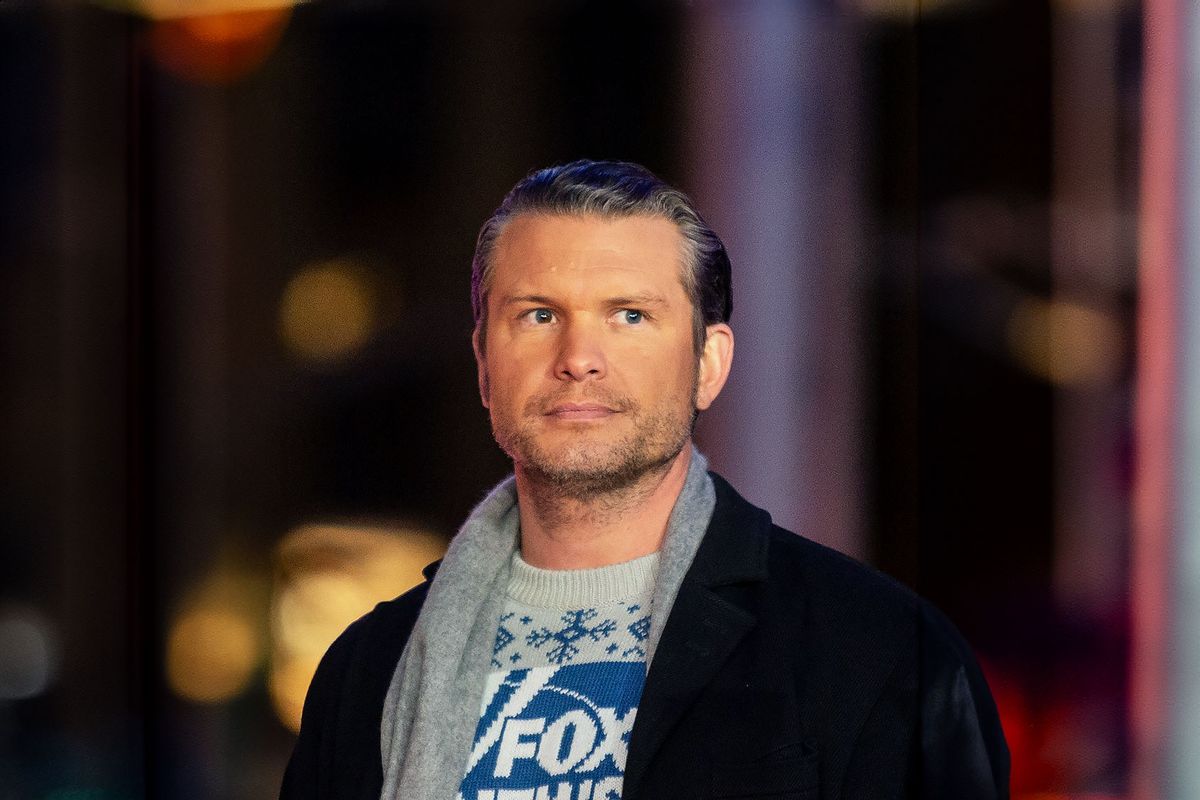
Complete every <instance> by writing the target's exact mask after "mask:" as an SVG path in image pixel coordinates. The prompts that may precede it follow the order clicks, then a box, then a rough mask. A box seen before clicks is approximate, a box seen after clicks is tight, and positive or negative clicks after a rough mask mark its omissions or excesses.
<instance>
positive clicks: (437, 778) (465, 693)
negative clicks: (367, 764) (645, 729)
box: [380, 448, 716, 800]
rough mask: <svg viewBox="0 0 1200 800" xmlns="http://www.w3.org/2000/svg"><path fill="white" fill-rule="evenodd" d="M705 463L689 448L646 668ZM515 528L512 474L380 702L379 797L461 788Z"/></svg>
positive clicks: (698, 520) (443, 795)
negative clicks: (380, 776)
mask: <svg viewBox="0 0 1200 800" xmlns="http://www.w3.org/2000/svg"><path fill="white" fill-rule="evenodd" d="M707 470H708V462H707V460H706V459H705V458H704V456H703V455H701V454H700V451H699V450H696V449H695V448H693V449H692V459H691V463H690V464H689V465H688V473H687V478H686V479H685V480H684V485H683V490H682V491H681V492H680V494H679V498H678V499H677V500H676V501H675V507H674V509H672V511H671V518H670V521H669V522H668V523H667V535H666V538H665V539H664V540H663V547H662V551H661V556H660V561H659V569H658V578H657V580H656V582H655V586H654V596H653V601H652V603H653V605H652V608H651V621H650V637H649V639H648V642H647V650H646V652H647V666H648V665H649V661H650V659H651V658H653V657H654V651H655V648H656V647H657V644H658V640H659V638H660V637H661V636H662V629H663V626H664V625H665V624H666V621H667V615H668V613H669V612H670V610H671V606H672V605H674V603H675V596H676V594H678V592H679V586H680V584H681V583H682V582H683V576H684V574H685V573H686V572H687V570H688V568H689V567H690V566H691V563H692V559H693V558H694V557H695V555H696V550H697V548H699V546H700V540H701V539H702V538H703V537H704V531H705V530H706V529H707V528H708V522H709V519H710V518H711V517H712V512H713V507H714V506H715V505H716V492H715V490H714V489H713V484H712V480H711V479H710V478H709V477H708V471H707ZM519 530H520V515H519V513H518V511H517V492H516V482H515V480H514V479H513V478H512V476H509V477H508V478H506V479H505V480H504V481H502V482H501V483H500V484H499V485H498V486H496V488H495V489H493V490H492V491H491V493H489V494H488V496H487V497H486V498H484V500H483V502H482V503H480V504H479V505H478V506H477V507H476V508H475V510H474V511H473V512H471V515H470V516H469V517H468V518H467V521H466V522H465V523H463V526H462V528H461V529H460V530H459V532H458V535H456V536H455V537H454V539H453V541H451V542H450V548H449V550H447V551H446V557H445V559H443V561H442V565H441V567H440V568H439V569H438V572H437V576H436V577H435V579H434V581H433V585H432V586H430V588H429V595H428V596H427V597H426V599H425V605H424V606H423V607H422V609H421V613H420V616H418V617H417V622H416V625H415V626H414V627H413V631H412V634H411V635H410V636H409V639H408V643H407V644H406V645H405V648H404V653H403V654H402V655H401V656H400V663H399V664H397V665H396V672H395V673H394V674H393V675H392V683H391V686H390V687H389V688H388V693H387V699H386V700H385V701H384V707H383V725H382V727H381V730H380V747H381V755H382V758H383V773H384V775H383V791H382V792H381V793H380V800H452V799H453V798H454V797H455V795H456V794H457V793H458V787H459V785H460V784H461V783H462V779H463V774H464V773H465V771H466V764H467V758H468V757H469V755H470V752H471V742H472V741H473V738H474V735H475V727H476V725H477V724H478V722H479V704H480V702H481V699H482V697H483V687H484V682H485V680H486V678H487V675H488V672H489V670H490V656H491V652H492V644H493V641H494V639H495V637H496V625H497V624H498V620H499V617H500V614H501V612H502V610H503V607H504V602H505V589H506V587H507V586H508V579H509V570H510V565H511V561H512V554H513V552H514V551H515V550H516V548H517V546H518V535H519Z"/></svg>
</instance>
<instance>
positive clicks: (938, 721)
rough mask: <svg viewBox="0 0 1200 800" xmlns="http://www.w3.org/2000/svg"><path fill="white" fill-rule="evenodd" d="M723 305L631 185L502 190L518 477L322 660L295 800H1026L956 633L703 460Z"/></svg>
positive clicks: (488, 227)
mask: <svg viewBox="0 0 1200 800" xmlns="http://www.w3.org/2000/svg"><path fill="white" fill-rule="evenodd" d="M730 298H731V294H730V268H729V259H728V257H727V255H726V253H725V248H724V246H723V245H722V244H721V241H720V239H719V238H718V237H717V236H716V234H715V233H713V232H712V231H711V230H710V229H709V228H708V226H707V225H706V224H705V223H704V222H703V220H702V219H701V218H700V217H699V215H698V214H697V213H696V211H695V210H694V208H693V207H692V205H691V203H690V201H689V200H688V199H687V198H686V197H685V196H684V195H682V194H681V193H679V192H678V191H676V190H675V189H673V188H671V187H670V186H667V185H666V184H664V183H663V182H662V181H660V180H659V179H658V178H656V177H655V176H653V175H652V174H650V173H649V172H647V171H646V170H645V169H643V168H642V167H639V166H636V165H633V164H625V163H616V162H589V161H579V162H575V163H572V164H567V165H565V166H561V167H553V168H550V169H545V170H541V171H538V172H535V173H532V174H531V175H530V176H528V177H527V178H525V179H524V180H522V181H521V182H520V183H518V184H517V186H516V187H515V188H514V189H513V190H512V191H511V192H510V193H509V195H508V196H507V197H506V198H505V200H504V202H503V203H502V204H501V206H500V208H499V209H498V210H497V211H496V212H495V214H494V215H493V216H492V217H491V218H490V219H489V220H488V221H487V222H486V223H485V224H484V226H483V229H482V230H481V232H480V236H479V241H478V244H477V247H476V253H475V259H474V264H473V275H472V300H473V305H474V311H475V319H476V326H475V333H474V339H473V341H474V349H475V357H476V361H477V363H478V368H479V389H480V394H481V396H482V399H483V405H484V406H485V407H487V409H488V410H489V412H490V414H491V420H492V427H493V431H494V433H495V437H496V441H497V442H498V443H499V445H500V446H501V447H502V448H503V449H504V450H505V452H507V453H508V454H509V455H510V456H511V457H512V459H513V469H514V476H513V477H512V478H509V479H508V480H507V481H505V482H504V483H502V484H501V485H500V486H498V487H497V488H496V489H494V490H493V491H492V493H491V494H490V495H489V496H488V497H487V498H486V499H485V500H484V501H483V502H482V503H481V504H480V506H479V507H478V508H477V509H476V510H475V511H474V512H473V513H472V514H471V516H470V518H469V519H468V520H467V522H466V523H465V524H464V526H463V528H462V530H461V531H460V532H459V534H458V535H457V536H456V537H455V539H454V541H453V542H452V544H451V546H450V549H449V551H448V552H447V554H446V557H445V559H444V560H443V561H442V562H440V566H439V565H434V566H432V567H430V568H429V569H428V570H426V576H427V578H428V580H427V581H426V582H425V583H424V584H422V585H421V586H418V587H417V588H416V589H414V590H412V591H411V592H409V593H407V594H405V595H404V596H402V597H400V598H398V599H397V600H393V601H391V602H388V603H382V604H380V605H379V606H378V607H377V608H376V609H375V610H374V611H373V612H372V613H370V614H368V615H367V616H366V617H364V618H363V619H361V620H359V621H358V622H356V623H354V624H353V625H352V626H351V627H350V628H349V629H348V630H347V631H346V632H345V633H344V634H343V635H342V636H341V637H340V638H339V639H338V641H337V642H335V643H334V645H333V646H332V647H331V648H330V650H329V652H328V654H327V655H326V656H325V659H324V660H323V662H322V664H321V667H320V668H319V669H318V671H317V675H316V677H315V678H314V680H313V684H312V687H311V688H310V690H309V696H308V699H307V701H306V703H305V707H304V716H303V722H302V727H301V732H300V737H299V740H298V741H297V744H296V749H295V752H294V754H293V756H292V760H291V763H290V764H289V766H288V770H287V774H286V776H285V778H284V786H283V793H282V797H283V798H285V800H297V799H299V798H361V799H362V800H368V798H369V800H375V799H376V798H382V799H383V800H400V799H403V800H452V798H463V800H620V799H621V798H624V800H670V798H681V799H682V798H686V799H687V800H692V799H693V798H708V797H726V798H733V797H741V798H749V797H763V798H768V797H769V798H812V799H813V800H816V799H817V798H821V799H822V800H832V799H833V798H839V799H845V800H850V799H851V798H863V799H864V800H879V799H880V798H916V797H920V798H951V799H962V800H974V799H975V798H978V799H979V800H984V799H985V798H987V799H990V798H1001V797H1007V794H1008V751H1007V749H1006V746H1005V743H1004V738H1003V734H1002V732H1001V730H1000V725H999V721H998V718H997V715H996V710H995V706H994V705H993V703H992V698H991V696H990V694H989V693H988V690H987V686H986V684H985V683H984V680H983V678H982V676H981V675H980V672H979V669H978V667H977V666H976V664H975V661H974V659H973V658H972V656H971V654H970V651H969V649H968V648H967V646H966V645H965V644H964V642H963V641H962V639H961V638H960V637H959V635H958V634H957V632H955V630H954V629H953V627H952V626H951V625H950V624H949V623H948V622H947V621H946V620H945V619H944V618H943V617H942V616H941V615H940V614H939V613H938V612H937V611H936V610H934V609H933V608H932V607H930V606H929V605H928V604H927V603H925V602H924V601H922V600H920V599H919V598H917V597H915V596H914V595H912V594H911V593H910V592H908V591H906V590H904V589H903V588H901V587H899V586H897V585H896V584H894V583H892V582H891V581H889V580H888V579H886V578H884V577H883V576H880V575H878V574H877V573H875V572H872V571H871V570H869V569H867V568H866V567H863V566H862V565H860V564H858V563H856V562H854V561H852V560H850V559H848V558H846V557H844V556H841V555H839V554H837V553H835V552H833V551H831V550H828V549H827V548H824V547H821V546H820V545H817V544H815V543H813V542H810V541H808V540H807V539H804V538H802V537H800V536H797V535H795V534H792V533H790V532H787V531H784V530H782V529H780V528H777V527H775V526H773V525H772V524H771V520H770V517H769V516H768V515H767V513H766V512H765V511H762V510H761V509H758V508H755V507H754V506H752V505H750V504H749V503H747V502H746V501H745V500H743V499H742V498H741V497H739V496H738V494H737V492H735V491H734V490H733V488H732V487H730V486H729V485H728V484H727V483H726V482H725V481H724V480H722V479H721V478H720V477H719V476H717V475H715V474H712V473H709V472H707V470H706V464H705V460H704V457H703V456H702V455H701V454H700V453H698V452H697V451H696V450H695V449H694V448H693V446H692V443H691V433H692V427H693V423H694V421H695V417H696V414H697V413H699V412H700V411H703V410H704V409H707V408H708V407H709V406H710V405H711V404H712V402H713V401H714V400H715V399H716V397H717V395H718V394H719V393H720V391H721V388H722V386H723V385H724V383H725V380H726V377H727V376H728V374H729V368H730V365H731V363H732V358H733V349H734V348H733V332H732V330H731V329H730V327H729V325H728V321H729V317H730V312H731V308H732V303H731V299H730ZM435 575H436V577H435Z"/></svg>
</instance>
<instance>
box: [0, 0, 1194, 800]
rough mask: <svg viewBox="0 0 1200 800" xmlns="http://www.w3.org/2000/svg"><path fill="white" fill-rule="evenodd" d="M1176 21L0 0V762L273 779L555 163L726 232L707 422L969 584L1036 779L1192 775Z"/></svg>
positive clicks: (1189, 383) (961, 11)
mask: <svg viewBox="0 0 1200 800" xmlns="http://www.w3.org/2000/svg"><path fill="white" fill-rule="evenodd" d="M1197 13H1198V12H1197V11H1196V9H1195V8H1194V7H1192V6H1191V5H1190V4H1188V3H1186V2H1183V0H1146V2H1145V3H1138V2H1136V0H1053V1H1052V0H923V1H922V2H919V3H914V2H913V0H693V1H692V2H682V1H680V2H672V1H671V0H642V1H641V2H625V1H623V0H622V1H620V2H614V1H609V2H600V1H595V2H593V1H591V0H557V1H556V2H551V0H518V1H516V2H494V3H473V2H465V0H389V1H387V2H385V1H384V0H341V1H338V0H312V2H306V3H299V4H292V3H288V2H283V1H282V0H144V2H136V1H135V0H104V2H99V0H97V2H94V3H86V2H81V1H78V2H66V1H65V0H63V1H61V2H22V0H0V312H2V313H0V386H2V387H3V390H2V391H0V437H2V439H0V465H2V472H0V475H2V476H3V477H2V480H0V798H3V799H4V800H8V799H9V798H13V799H16V798H21V799H24V798H47V799H48V800H110V799H112V800H116V799H117V798H136V797H162V798H172V799H173V800H174V799H176V798H177V799H179V800H190V799H191V798H261V797H271V796H273V795H275V794H276V793H277V791H278V784H279V780H280V777H281V775H282V771H283V767H284V764H285V762H286V759H287V756H288V753H289V751H290V748H291V745H292V742H293V737H294V731H295V730H296V727H297V724H298V718H299V704H300V703H301V701H302V698H303V694H304V691H305V688H306V687H307V684H308V680H309V678H310V677H311V674H312V670H313V668H314V666H315V664H316V660H317V659H318V658H319V657H320V655H321V653H322V652H323V651H324V649H325V647H327V646H328V644H329V642H330V641H332V639H333V637H334V636H336V634H337V633H338V632H339V631H340V630H341V629H342V628H343V627H344V626H345V625H346V624H347V623H348V622H350V621H351V620H353V619H354V618H355V617H357V616H358V615H360V614H362V613H364V612H365V611H366V610H368V609H369V608H370V607H371V606H372V605H373V604H374V603H375V602H377V601H378V600H381V599H386V598H389V597H392V596H394V595H396V594H398V593H400V592H402V591H403V590H405V589H406V588H408V587H409V586H411V585H413V584H415V583H416V582H417V581H418V580H419V579H420V575H419V569H420V567H421V566H423V565H424V564H425V563H427V562H429V561H431V560H433V559H435V558H436V557H437V556H438V555H439V553H440V552H441V550H442V548H443V547H444V546H445V543H446V541H447V539H448V537H449V536H451V535H452V534H453V533H454V531H455V530H456V528H457V526H458V525H459V523H460V522H461V521H462V520H463V518H464V517H465V516H466V514H467V513H468V511H469V510H470V509H471V507H472V506H473V504H474V503H475V502H477V501H478V500H479V499H480V498H481V497H482V496H483V494H484V492H485V491H486V490H487V489H488V488H489V487H490V486H491V485H492V484H493V483H495V482H496V481H497V480H499V479H500V478H501V477H503V476H504V475H505V474H506V473H507V471H508V465H507V463H506V461H505V459H504V457H503V456H502V454H501V453H500V452H499V451H498V450H497V449H496V447H495V446H494V444H493V443H492V440H491V437H490V429H489V426H488V422H487V418H486V416H485V414H484V411H483V409H482V408H481V407H480V405H479V401H478V395H477V390H476V383H475V372H474V363H473V361H472V357H471V352H470V344H469V337H470V331H471V324H472V321H471V315H470V306H469V302H468V274H469V262H470V257H471V253H472V250H473V246H474V236H475V232H476V230H477V229H478V226H479V224H480V223H481V222H482V220H483V219H484V218H485V217H486V216H487V215H488V214H489V212H490V211H491V210H492V209H493V208H494V207H495V205H496V204H497V203H498V202H499V200H500V198H501V197H502V196H503V194H504V192H505V191H507V189H508V188H509V187H511V185H512V184H513V183H514V182H515V181H517V180H518V179H519V178H520V177H522V176H523V175H524V174H525V173H526V172H528V171H529V170H531V169H533V168H536V167H540V166H545V165H548V164H552V163H558V162H564V161H568V160H573V159H575V158H579V157H592V158H620V159H627V160H634V161H638V162H641V163H644V164H646V165H647V166H649V167H650V168H651V169H653V170H655V171H656V172H658V173H659V174H660V175H662V176H663V177H665V178H667V179H668V180H670V181H672V182H674V183H676V184H677V185H679V186H681V187H682V188H683V189H685V190H686V191H688V192H689V193H690V194H692V195H693V197H694V198H695V200H696V201H697V203H698V205H699V206H700V208H701V210H702V212H703V213H704V214H705V216H706V217H707V218H708V219H709V221H710V222H711V223H712V224H713V226H714V227H715V228H716V229H717V230H718V232H720V233H721V235H722V236H723V237H724V239H725V241H726V244H727V246H728V248H729V251H730V253H731V256H732V260H733V264H734V298H735V310H734V315H733V326H734V329H735V332H736V334H737V336H738V340H737V341H738V349H737V361H736V363H735V366H734V371H733V375H732V378H731V382H730V384H729V386H728V387H727V389H726V392H725V394H724V395H723V396H722V397H721V399H720V400H719V401H718V403H717V404H716V406H715V407H714V409H713V410H712V411H711V412H709V413H707V414H705V415H704V416H703V417H702V419H701V423H700V428H699V435H698V438H699V442H700V445H701V447H702V448H703V449H704V450H705V451H706V452H707V453H708V455H709V457H710V462H711V465H712V467H713V468H714V469H715V470H716V471H718V472H721V473H722V474H724V475H725V476H726V477H728V478H729V479H730V480H731V481H732V482H733V483H734V485H735V486H737V487H739V489H740V490H741V491H742V492H743V494H745V495H746V496H747V497H748V498H749V499H750V500H752V501H754V502H756V503H757V504H759V505H762V506H765V507H767V508H768V509H770V510H771V512H772V513H773V515H774V517H775V519H776V521H777V522H779V523H780V524H782V525H784V526H786V527H789V528H791V529H793V530H795V531H797V532H800V533H803V534H805V535H807V536H809V537H810V538H813V539H815V540H818V541H821V542H825V543H827V544H830V545H832V546H834V547H837V548H838V549H841V550H843V551H845V552H847V553H850V554H852V555H855V556H856V557H858V558H861V559H863V560H866V561H868V562H870V563H872V564H874V565H876V566H878V567H879V568H881V569H883V570H885V571H887V572H889V573H890V574H892V575H894V576H896V577H897V578H898V579H900V580H901V581H903V582H905V583H907V584H908V585H910V586H912V587H914V588H915V589H916V590H918V591H919V592H921V593H922V594H924V595H925V596H927V597H929V598H930V599H932V600H933V601H934V602H935V603H937V604H938V605H939V606H940V607H941V608H943V609H944V610H945V611H946V612H947V614H948V615H949V616H950V617H951V619H952V620H953V621H954V622H955V623H956V624H957V625H958V626H959V627H960V628H961V629H962V631H963V632H964V634H965V635H966V636H967V638H968V640H969V641H970V642H971V643H972V645H973V646H974V648H975V650H976V652H977V654H978V656H979V658H980V660H981V662H982V663H983V665H984V667H985V670H986V672H987V675H988V677H989V680H990V682H991V685H992V688H993V691H994V693H995V695H996V698H997V700H998V702H999V705H1000V709H1001V714H1002V717H1003V721H1004V724H1005V729H1006V732H1007V736H1008V741H1009V745H1010V748H1011V749H1012V753H1013V777H1012V786H1013V794H1014V797H1016V798H1021V799H1023V800H1035V798H1036V800H1066V799H1068V798H1087V799H1088V800H1112V799H1115V798H1134V797H1136V798H1139V799H1140V800H1152V799H1153V798H1167V797H1171V798H1185V797H1188V798H1195V797H1200V775H1197V774H1196V772H1197V769H1198V767H1197V765H1196V764H1195V763H1193V762H1200V759H1197V758H1196V756H1197V755H1200V686H1198V685H1197V684H1200V636H1197V634H1196V633H1193V632H1192V631H1191V628H1193V627H1197V628H1200V626H1198V625H1197V624H1196V623H1197V621H1198V620H1200V608H1195V606H1197V604H1200V577H1198V576H1200V545H1197V544H1194V543H1192V542H1191V541H1190V539H1197V538H1200V486H1197V478H1196V476H1197V475H1200V418H1198V416H1200V415H1198V414H1197V412H1200V396H1198V394H1200V371H1198V370H1197V369H1196V365H1195V364H1193V363H1192V361H1193V355H1192V354H1193V353H1194V352H1200V350H1197V348H1196V347H1195V345H1200V326H1198V325H1197V321H1198V320H1200V291H1198V289H1197V287H1196V286H1193V285H1192V282H1194V281H1195V280H1196V278H1195V275H1194V274H1193V273H1194V272H1195V271H1196V270H1195V267H1196V266H1197V264H1198V263H1200V258H1198V256H1197V253H1200V250H1197V248H1196V245H1195V243H1194V242H1193V241H1192V237H1193V235H1194V233H1195V231H1194V230H1193V228H1197V227H1200V225H1198V221H1200V216H1198V215H1197V213H1196V212H1197V208H1198V204H1197V202H1196V197H1198V196H1200V182H1198V179H1197V175H1200V159H1198V158H1197V157H1196V153H1195V152H1193V150H1194V145H1193V144H1192V142H1193V140H1196V141H1200V139H1198V138H1197V137H1196V135H1195V133H1196V130H1195V129H1196V127H1197V124H1198V123H1200V113H1198V112H1200V94H1198V93H1197V88H1196V85H1195V84H1196V82H1197V79H1198V78H1200V69H1197V68H1196V67H1195V66H1191V67H1189V64H1193V65H1194V64H1195V59H1196V57H1197V54H1200V33H1198V32H1200V26H1198V25H1197V23H1196V21H1195V17H1196V15H1197ZM1193 310H1194V311H1197V312H1198V313H1197V314H1194V315H1193V314H1191V311H1193ZM1189 535H1190V538H1189Z"/></svg>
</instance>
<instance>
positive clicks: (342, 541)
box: [268, 524, 446, 731]
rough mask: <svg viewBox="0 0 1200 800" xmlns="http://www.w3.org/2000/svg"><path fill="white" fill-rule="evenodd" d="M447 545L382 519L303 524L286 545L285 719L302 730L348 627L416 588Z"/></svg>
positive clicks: (282, 550) (274, 666) (277, 638)
mask: <svg viewBox="0 0 1200 800" xmlns="http://www.w3.org/2000/svg"><path fill="white" fill-rule="evenodd" d="M445 549H446V541H445V539H444V538H442V537H441V536H438V535H436V534H434V533H430V532H428V531H423V530H417V529H407V528H393V527H387V526H379V525H316V524H314V525H304V526H301V527H299V528H297V529H295V530H293V531H292V532H291V533H289V534H288V535H287V536H286V537H284V539H283V541H282V542H281V543H280V545H279V550H278V558H279V575H278V581H277V585H276V590H275V596H274V600H273V603H272V608H271V640H272V653H271V672H270V676H269V679H268V687H269V690H270V693H271V699H272V702H273V703H274V704H275V710H276V712H277V713H278V715H279V718H280V720H281V721H282V722H283V723H284V725H286V726H287V727H288V728H290V729H291V730H293V731H296V730H299V729H300V712H301V709H302V707H303V704H304V695H305V693H306V692H307V691H308V684H309V682H310V681H311V680H312V676H313V673H315V672H316V669H317V664H318V663H319V662H320V660H321V656H322V655H324V654H325V651H326V650H327V649H328V648H329V645H330V644H332V643H333V640H334V639H336V638H337V636H338V634H340V633H341V632H342V631H343V630H344V629H345V628H346V626H347V625H349V624H350V623H351V622H353V621H354V620H355V619H357V618H358V617H360V616H362V615H363V614H365V613H366V612H368V611H370V610H371V608H372V607H373V606H374V605H375V604H376V603H378V602H380V601H382V600H387V599H390V598H392V597H395V596H396V595H398V594H401V593H402V592H404V591H405V590H407V589H409V588H411V587H413V586H415V585H416V584H418V583H420V581H421V580H422V575H421V570H422V568H423V567H424V566H425V565H426V564H428V563H429V562H431V561H434V560H436V559H437V558H439V557H440V556H441V555H442V553H443V552H444V551H445Z"/></svg>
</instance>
